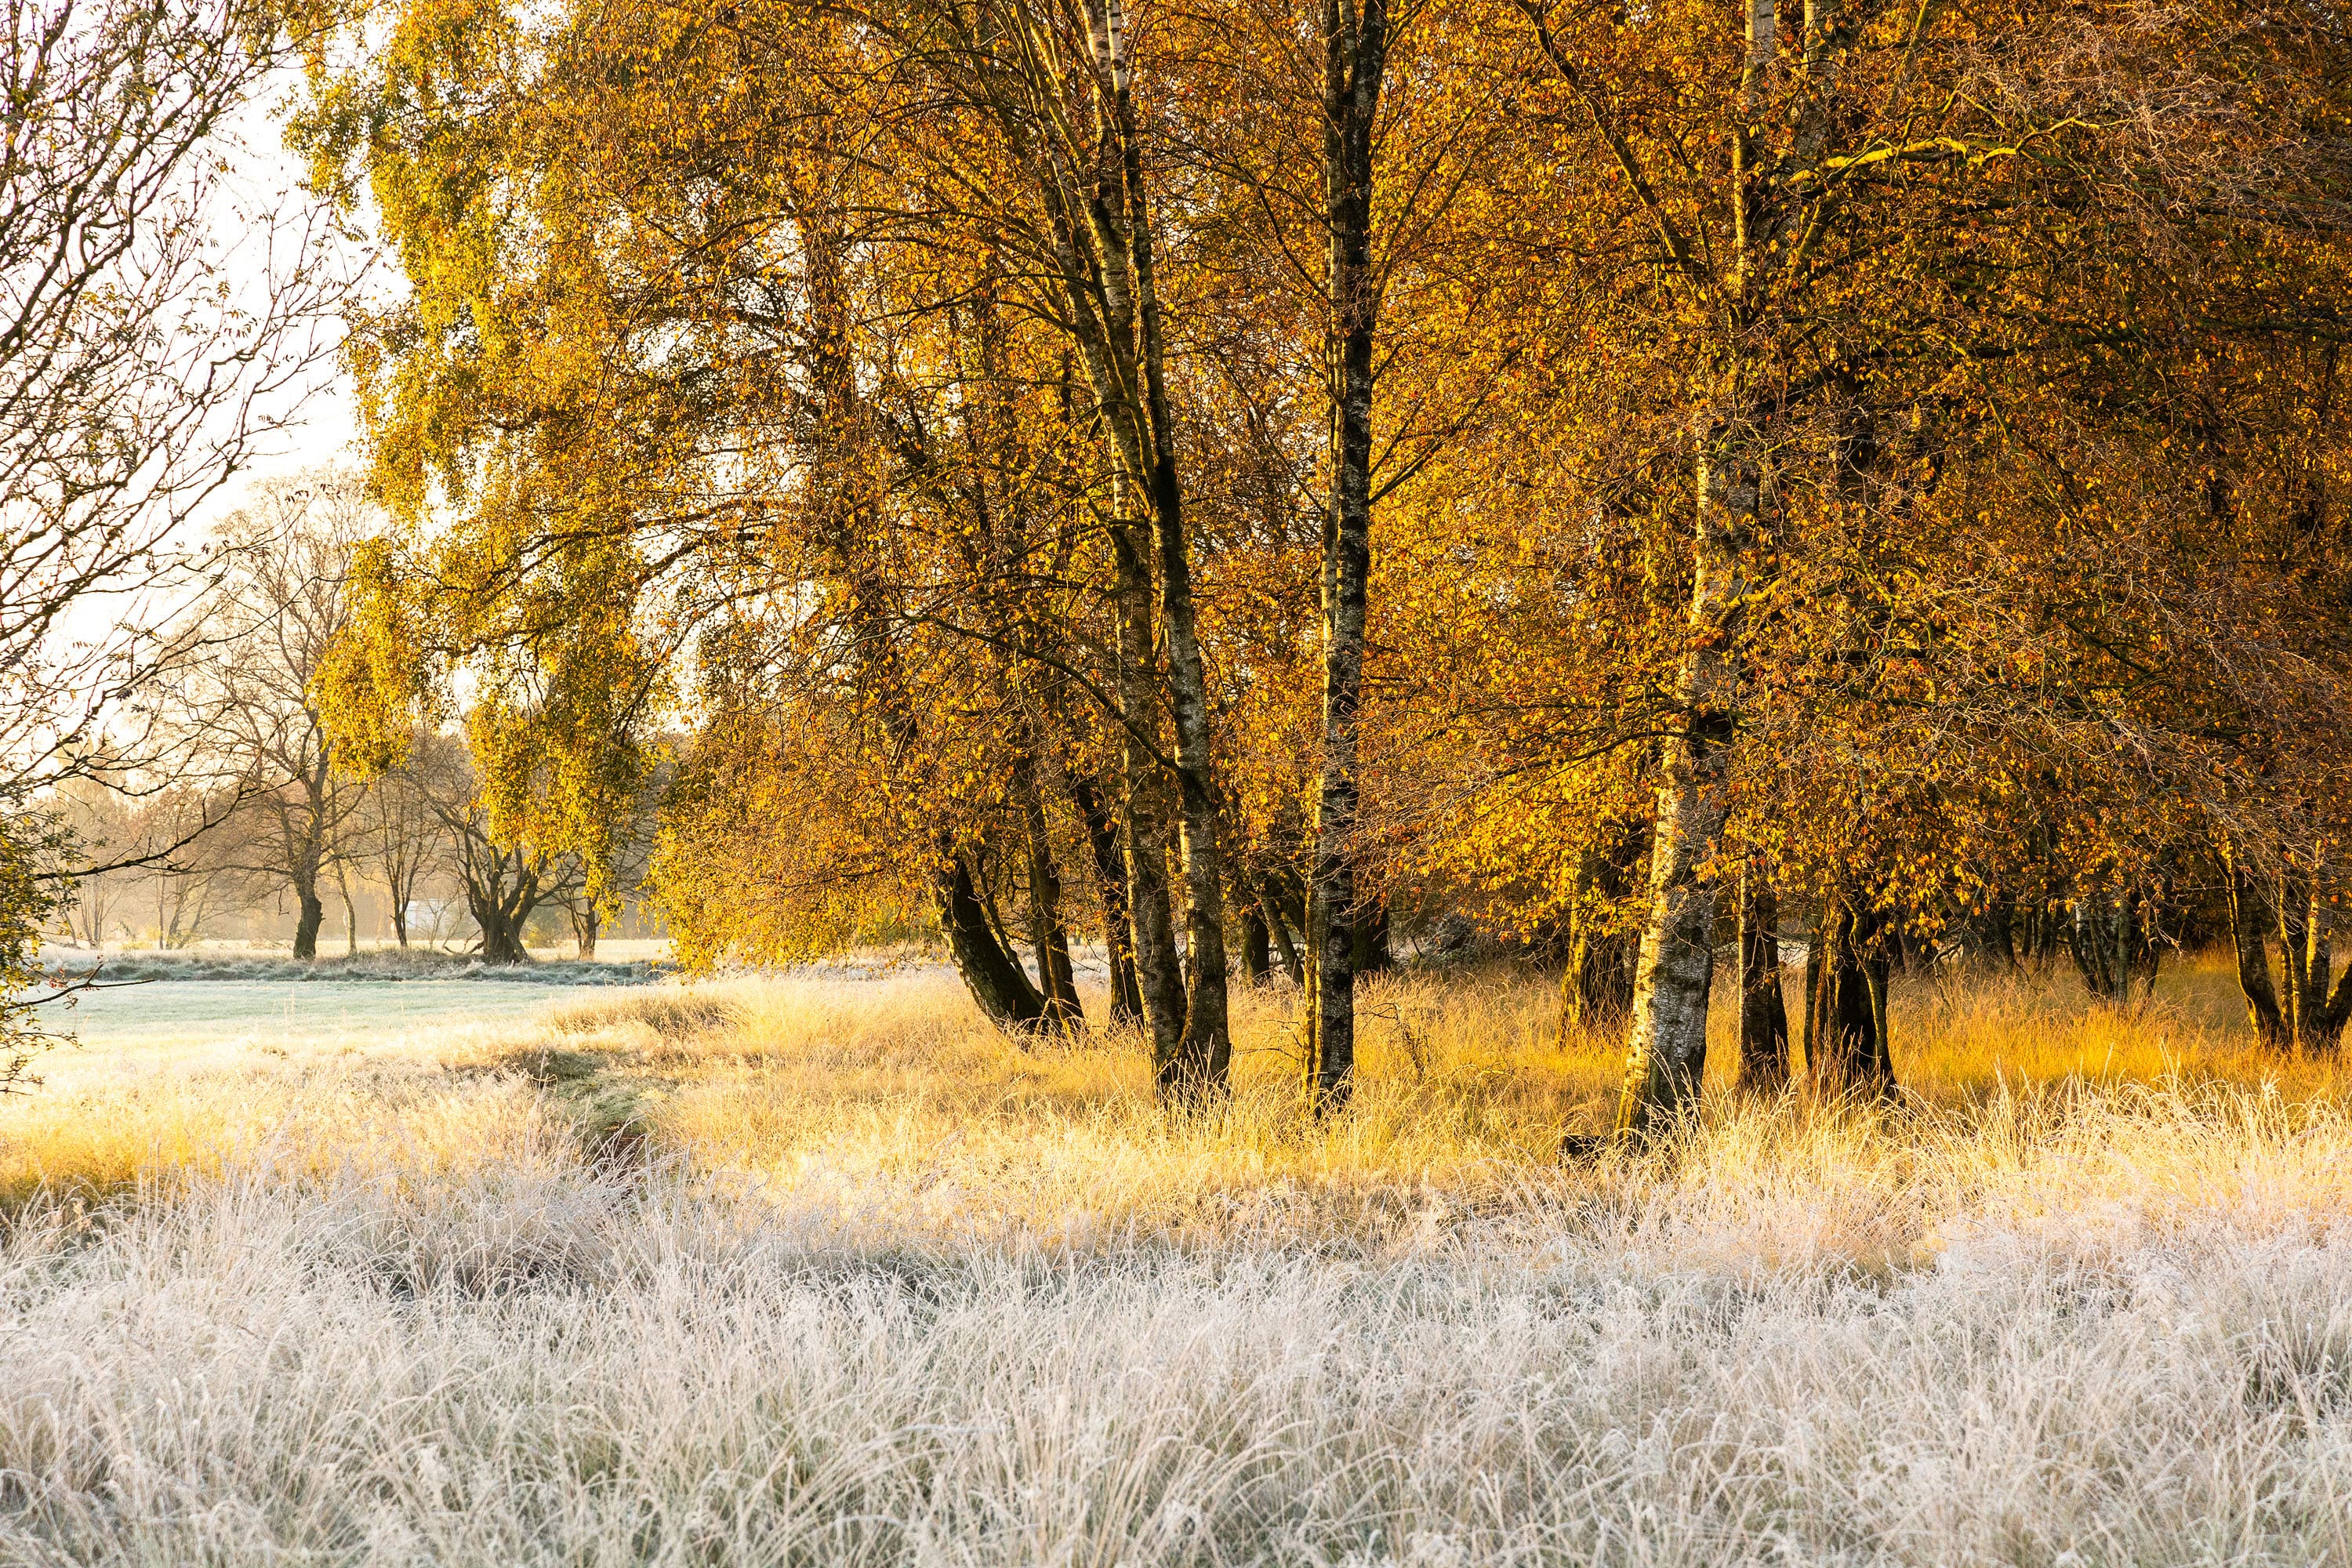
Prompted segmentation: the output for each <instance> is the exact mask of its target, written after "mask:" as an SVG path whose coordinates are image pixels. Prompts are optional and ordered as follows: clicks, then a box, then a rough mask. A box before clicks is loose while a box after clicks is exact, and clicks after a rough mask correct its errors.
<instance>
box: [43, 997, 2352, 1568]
mask: <svg viewBox="0 0 2352 1568" xmlns="http://www.w3.org/2000/svg"><path fill="white" fill-rule="evenodd" d="M2227 986H2228V976H2227V975H2226V973H2221V972H2219V971H2217V970H2215V969H2213V968H2211V967H2210V966H2192V967H2189V968H2185V969H2183V970H2182V971H2180V972H2179V973H2176V974H2175V975H2173V976H2172V977H2171V978H2170V979H2169V980H2168V984H2167V986H2166V989H2165V992H2164V994H2162V995H2161V996H2160V997H2159V998H2158V1001H2157V1002H2156V1003H2155V1004H2153V1005H2149V1006H2147V1007H2143V1008H2140V1009H2137V1010H2134V1011H2128V1012H2117V1011H2114V1010H2109V1009H2102V1008H2098V1007H2094V1006H2090V1005H2084V1003H2083V1002H2081V1001H2080V1000H2079V998H2078V997H2077V996H2076V995H2075V994H2074V993H2073V990H2072V988H2071V987H2069V986H2066V985H2063V984H2053V985H2051V986H2047V987H2044V986H2041V985H2038V984H2027V983H2016V984H1999V985H1990V986H1986V985H1979V986H1976V987H1972V988H1969V989H1964V990H1963V989H1957V988H1954V989H1942V990H1939V989H1938V988H1937V987H1934V986H1930V985H1926V984H1920V985H1915V986H1911V987H1908V988H1906V991H1905V993H1904V994H1902V996H1901V998H1900V1001H1899V1005H1898V1009H1897V1014H1896V1030H1897V1058H1898V1065H1899V1066H1900V1067H1901V1068H1902V1069H1903V1071H1904V1073H1905V1076H1906V1081H1907V1083H1908V1085H1909V1089H1910V1092H1909V1093H1908V1095H1907V1096H1906V1100H1904V1101H1903V1102H1902V1103H1901V1104H1899V1105H1895V1106H1892V1107H1876V1108H1871V1109H1867V1110H1842V1109H1839V1108H1834V1107H1832V1108H1822V1107H1814V1106H1810V1105H1808V1104H1806V1103H1805V1102H1804V1101H1803V1100H1801V1098H1799V1097H1794V1096H1792V1097H1790V1098H1787V1099H1784V1100H1778V1101H1772V1102H1763V1103H1759V1102H1756V1101H1752V1100H1747V1099H1744V1098H1742V1097H1740V1096H1738V1095H1737V1094H1734V1093H1731V1092H1728V1091H1727V1089H1725V1088H1724V1087H1723V1086H1720V1085H1717V1086H1714V1087H1713V1088H1712V1089H1711V1091H1710V1098H1709V1102H1708V1105H1707V1109H1706V1116H1705V1117H1704V1118H1703V1119H1702V1121H1701V1122H1700V1123H1699V1124H1697V1125H1695V1126H1694V1127H1692V1128H1690V1129H1688V1130H1687V1131H1685V1132H1684V1133H1683V1134H1682V1135H1681V1136H1679V1137H1678V1138H1677V1139H1676V1140H1675V1142H1673V1143H1672V1144H1671V1145H1670V1146H1668V1147H1666V1148H1664V1149H1662V1150H1659V1151H1657V1152H1654V1153H1652V1154H1649V1155H1645V1156H1643V1157H1640V1158H1612V1159H1609V1160H1604V1161H1603V1162H1601V1163H1599V1164H1597V1165H1593V1166H1582V1167H1565V1166H1562V1165H1561V1164H1559V1163H1558V1162H1557V1161H1556V1160H1555V1159H1554V1158H1553V1157H1552V1156H1553V1152H1554V1151H1555V1150H1556V1149H1557V1147H1558V1144H1559V1137H1560V1135H1561V1133H1562V1132H1563V1131H1570V1130H1591V1128H1593V1127H1595V1126H1597V1125H1598V1124H1599V1122H1600V1121H1601V1119H1602V1118H1603V1117H1605V1114H1606V1111H1607V1109H1608V1104H1609V1100H1610V1098H1611V1095H1612V1092H1613V1088H1614V1077H1615V1063H1614V1061H1613V1059H1612V1052H1611V1050H1610V1048H1609V1045H1608V1043H1607V1042H1597V1041H1596V1042H1572V1043H1571V1045H1570V1048H1566V1049H1563V1048H1561V1047H1560V1044H1559V1041H1558V1040H1557V1039H1555V1038H1554V1035H1553V1030H1552V1026H1551V1021H1552V1016H1553V996H1552V994H1551V992H1550V989H1549V984H1547V983H1545V982H1543V981H1542V980H1540V979H1538V978H1536V977H1532V976H1529V975H1527V974H1524V973H1519V972H1517V971H1514V970H1510V969H1507V968H1497V969H1494V970H1490V971H1485V972H1480V973H1473V974H1467V975H1462V974H1457V975H1452V976H1441V977H1427V976H1418V977H1414V976H1408V977H1403V978H1400V979H1397V980H1394V981H1391V982H1385V983H1383V984H1381V985H1380V986H1379V987H1377V988H1376V989H1375V991H1374V994H1372V995H1371V996H1370V998H1369V999H1368V1009H1367V1011H1368V1014H1369V1015H1370V1017H1371V1018H1372V1020H1373V1021H1372V1022H1370V1024H1369V1025H1368V1028H1367V1036H1368V1038H1367V1042H1366V1051H1365V1062H1364V1068H1365V1071H1364V1079H1363V1085H1362V1089H1361V1091H1360V1094H1359V1096H1358V1099H1357V1102H1356V1104H1355V1106H1354V1107H1353V1108H1352V1109H1351V1110H1349V1112H1348V1113H1347V1114H1346V1115H1345V1116H1343V1117H1341V1118H1339V1119H1337V1120H1336V1121H1332V1122H1330V1123H1328V1124H1318V1123H1315V1122H1313V1121H1309V1120H1307V1119H1306V1118H1304V1117H1302V1116H1301V1115H1300V1114H1299V1112H1298V1110H1297V1101H1296V1096H1295V1094H1294V1093H1293V1092H1292V1091H1291V1087H1290V1084H1291V1079H1290V1073H1291V1057H1290V1054H1289V1053H1290V1051H1291V1049H1292V1048H1293V1047H1292V1046H1291V1043H1290V1042H1291V1036H1290V1034H1289V1029H1288V1022H1287V1007H1288V1005H1289V1004H1290V1002H1291V1000H1292V998H1290V997H1289V996H1288V995H1287V994H1285V993H1281V992H1273V993H1263V994H1253V995H1250V996H1248V997H1246V998H1244V999H1243V1001H1242V1005H1241V1007H1240V1012H1239V1019H1238V1022H1239V1038H1240V1044H1241V1047H1242V1052H1243V1054H1242V1056H1241V1057H1240V1058H1239V1061H1240V1067H1241V1072H1240V1082H1239V1084H1238V1086H1237V1088H1236V1091H1235V1093H1234V1097H1233V1098H1232V1100H1231V1101H1230V1102H1229V1103H1227V1104H1225V1105H1224V1106H1223V1107H1222V1108H1220V1109H1218V1110H1216V1111H1214V1112H1213V1113H1209V1114H1202V1115H1198V1116H1192V1117H1185V1118H1175V1119H1171V1118H1169V1117H1166V1116H1164V1115H1162V1114H1161V1113H1160V1112H1159V1111H1157V1110H1154V1109H1153V1108H1152V1106H1151V1105H1150V1099H1149V1094H1148V1088H1147V1080H1146V1075H1145V1071H1144V1068H1143V1065H1142V1062H1141V1060H1140V1050H1139V1046H1138V1045H1137V1043H1136V1042H1134V1041H1132V1040H1122V1039H1105V1038H1094V1039H1088V1040H1083V1041H1077V1042H1056V1043H1051V1044H1041V1045H1036V1046H1034V1047H1031V1048H1027V1049H1024V1048H1022V1047H1019V1046H1018V1045H1015V1044H1013V1043H1012V1042H1008V1041H1006V1040H1004V1039H1003V1038H1001V1037H997V1036H995V1035H993V1034H992V1033H990V1032H989V1031H987V1030H985V1029H983V1028H982V1027H981V1026H979V1025H978V1023H977V1021H976V1020H975V1019H974V1018H973V1016H971V1011H970V1009H969V1006H968V1005H967V1004H966V1003H965V1002H964V1001H963V1000H962V998H961V995H960V994H958V992H957V991H956V990H955V988H954V986H953V983H952V982H951V981H950V980H949V979H947V978H946V977H944V976H941V975H939V974H937V973H922V972H911V973H894V974H890V975H887V976H885V977H883V978H879V979H865V980H859V979H849V978H841V977H824V976H818V975H810V976H803V977H799V978H786V979H772V980H757V981H738V982H730V983H723V984H709V985H701V986H695V987H690V988H684V987H665V988H660V989H656V990H650V991H644V992H624V993H614V994H609V995H605V996H602V997H600V998H598V999H596V1000H593V1001H591V1002H586V1003H579V1004H574V1005H570V1006H568V1007H566V1008H564V1009H562V1010H560V1011H557V1012H555V1013H553V1014H552V1015H551V1016H545V1017H542V1018H541V1019H539V1020H536V1021H534V1022H531V1023H529V1024H526V1025H508V1026H478V1027H471V1028H455V1029H441V1030H436V1031H422V1032H418V1033H415V1034H414V1035H411V1036H404V1037H394V1038H387V1039H384V1040H382V1041H378V1042H373V1043H369V1044H363V1045H362V1046H358V1047H355V1046H353V1045H352V1044H351V1043H349V1042H348V1041H338V1042H337V1043H335V1044H333V1045H332V1046H331V1047H330V1046H326V1045H321V1046H320V1047H319V1048H318V1049H317V1050H315V1051H309V1052H306V1051H304V1050H302V1049H300V1048H293V1049H289V1050H286V1051H285V1052H284V1053H283V1054H282V1055H278V1056H268V1057H259V1058H255V1059H249V1060H247V1059H234V1058H231V1059H224V1058H222V1056H221V1055H220V1053H219V1052H217V1051H215V1052H211V1053H209V1054H206V1055H205V1056H203V1057H201V1058H192V1059H193V1064H194V1065H184V1066H179V1067H175V1066H173V1063H172V1061H171V1060H170V1058H168V1056H164V1057H158V1058H155V1060H154V1061H152V1063H148V1064H146V1065H144V1066H142V1068H141V1069H140V1071H139V1072H138V1073H137V1074H133V1075H131V1076H128V1077H126V1076H125V1075H124V1074H123V1073H121V1071H119V1070H112V1071H108V1070H100V1069H101V1068H104V1067H105V1065H106V1064H103V1063H100V1062H96V1061H85V1062H79V1063H70V1064H68V1069H69V1070H65V1071H60V1072H58V1073H56V1074H55V1075H54V1079H55V1081H54V1082H53V1083H52V1085H51V1086H50V1088H49V1089H47V1090H45V1091H44V1092H43V1093H42V1094H41V1095H39V1096H37V1097H34V1098H31V1099H28V1100H24V1101H21V1102H19V1103H16V1104H11V1105H6V1106H0V1197H5V1209H4V1210H0V1214H5V1218H0V1563H18V1562H22V1563H82V1562H99V1561H108V1562H115V1561H130V1562H147V1563H184V1562H219V1563H275V1562H284V1563H416V1562H436V1563H542V1562H543V1563H638V1562H645V1563H681V1564H683V1563H771V1562H772V1563H1096V1562H1099V1563H1117V1562H1128V1563H1160V1562H1171V1563H1300V1562H1314V1563H1485V1562H1527V1563H1537V1562H1578V1563H1585V1562H1611V1563H1726V1562H1758V1563H1764V1562H1772V1563H1817V1562H1818V1563H2053V1564H2054V1563H2223V1562H2231V1563H2234V1562H2281V1563H2286V1562H2294V1563H2303V1562H2310V1563H2321V1562H2329V1563H2341V1562H2346V1561H2352V1552H2347V1525H2352V1226H2347V1225H2346V1223H2345V1216H2346V1215H2347V1213H2352V1113H2347V1109H2346V1106H2345V1100H2344V1095H2343V1092H2342V1091H2343V1088H2344V1083H2343V1079H2342V1077H2341V1075H2340V1074H2339V1072H2338V1071H2337V1069H2336V1068H2335V1067H2334V1065H2333V1064H2330V1063H2306V1064H2300V1065H2297V1064H2282V1063H2277V1062H2273V1061H2270V1060H2267V1059H2265V1058H2260V1057H2257V1056H2255V1055H2253V1054H2252V1053H2251V1052H2250V1051H2249V1049H2248V1047H2247V1045H2246V1042H2245V1040H2244V1038H2243V1024H2242V1020H2241V1019H2240V1018H2239V1017H2238V1016H2237V1014H2236V1009H2235V1006H2234V1003H2233V1000H2232V997H2231V994H2230V992H2229V991H2228V989H2227ZM1719 1054H1720V1055H1727V1054H1728V1053H1727V1052H1725V1053H1719Z"/></svg>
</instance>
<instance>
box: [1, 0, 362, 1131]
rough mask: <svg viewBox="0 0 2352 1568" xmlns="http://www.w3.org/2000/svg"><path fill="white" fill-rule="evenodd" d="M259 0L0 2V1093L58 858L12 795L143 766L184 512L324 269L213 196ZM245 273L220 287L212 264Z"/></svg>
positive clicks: (280, 395)
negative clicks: (1, 103) (2, 7)
mask: <svg viewBox="0 0 2352 1568" xmlns="http://www.w3.org/2000/svg"><path fill="white" fill-rule="evenodd" d="M282 16H283V13H282V12H281V11H279V10H278V9H277V8H275V7H272V6H270V5H267V4H265V3H263V0H49V3H45V4H37V5H36V4H29V3H24V0H9V3H8V5H7V9H6V12H5V25H0V90H5V94H6V102H7V113H6V115H5V118H0V1088H5V1086H6V1085H7V1083H9V1082H11V1081H13V1080H14V1079H16V1077H17V1076H18V1075H19V1074H20V1073H21V1071H22V1068H23V1051H24V1049H25V1048H26V1047H27V1046H28V1045H30V1044H32V1043H35V1042H36V1041H37V1039H38V1037H40V1036H41V1033H42V1031H41V1030H40V1029H39V1028H38V1027H37V1025H36V1024H35V1023H34V1021H33V1015H31V1014H30V1013H29V1012H27V1010H26V1006H27V1004H26V1002H25V1001H24V992H25V989H26V986H28V985H29V984H32V983H33V982H34V981H35V980H36V979H37V976H38V973H39V968H38V931H39V929H40V927H41V925H42V924H43V923H44V922H45V921H47V918H48V917H49V915H50V914H51V913H52V912H53V911H54V909H55V906H56V903H57V900H58V897H59V895H60V893H61V892H63V891H64V890H65V889H66V886H67V884H66V882H65V880H64V879H65V878H67V877H68V876H69V875H71V874H73V873H74V872H76V871H78V870H87V869H89V867H88V865H87V864H86V862H85V863H77V861H76V860H75V858H74V856H73V854H72V847H71V844H70V841H69V839H68V838H67V837H63V836H62V835H63V829H62V827H61V826H60V824H59V823H58V820H57V819H56V817H55V816H54V815H53V814H51V813H49V812H47V810H45V809H44V808H43V807H42V806H41V805H39V804H38V802H39V801H40V800H42V799H44V798H47V797H48V796H49V795H51V794H52V792H54V791H55V790H56V789H57V788H58V786H59V785H61V784H64V783H66V782H68V780H71V779H76V778H79V779H85V780H95V779H100V778H104V777H113V778H116V779H118V780H121V779H126V778H127V779H132V780H144V781H147V782H148V783H149V784H151V785H152V784H154V783H155V782H156V781H160V780H161V779H162V778H163V777H165V776H168V773H169V771H170V770H169V769H167V768H155V767H144V768H142V764H144V763H155V762H156V761H158V760H159V759H158V757H157V755H156V752H157V749H158V748H159V747H160V746H161V744H162V743H163V741H164V740H165V737H164V736H163V735H160V734H158V733H157V726H156V722H155V721H156V718H157V713H156V710H155V709H154V707H153V705H152V703H150V702H149V701H148V700H147V694H148V692H149V690H150V689H151V685H152V679H153V678H154V676H155V674H156V673H157V671H158V669H159V668H162V667H163V666H164V665H166V664H168V663H169V662H170V660H171V659H172V658H173V657H174V656H175V655H176V654H177V653H179V652H181V651H183V644H182V643H181V641H180V640H179V637H178V635H177V634H178V633H180V632H184V631H185V629H186V628H185V627H184V626H180V625H179V624H178V623H176V622H175V620H174V618H173V608H174V606H175V602H176V601H177V600H178V599H179V598H181V597H183V596H184V594H185V592H186V591H187V589H188V588H189V587H190V586H191V585H192V583H193V582H194V581H196V580H200V579H201V577H202V575H203V574H204V572H205V566H206V560H205V554H204V552H202V551H201V550H200V549H199V548H197V547H196V545H195V543H194V541H193V540H192V539H191V537H190V535H189V530H188V528H187V527H186V525H187V524H188V523H189V521H190V520H191V518H192V517H193V516H194V514H195V513H196V512H197V511H198V510H199V509H201V508H203V507H204V506H205V504H206V503H207V502H208V501H209V500H211V499H212V498H213V497H214V496H215V494H216V493H217V492H218V491H219V490H220V489H221V487H222V486H224V485H226V484H227V483H229V482H230V481H231V479H233V478H234V477H235V476H236V475H237V474H238V473H239V472H241V471H242V470H244V469H245V468H247V466H248V464H249V463H250V462H251V461H252V460H253V458H255V456H256V454H257V451H258V450H259V449H261V448H263V447H266V446H267V445H268V443H269V442H270V440H271V438H272V437H275V436H277V435H278V434H279V433H280V432H282V431H283V430H284V429H285V428H286V427H287V426H288V425H289V423H290V422H291V421H292V420H293V419H295V418H296V417H298V416H299V412H300V405H301V403H302V394H303V392H304V389H305V388H307V387H309V386H311V385H313V384H316V382H317V380H318V379H319V375H320V373H321V372H322V371H323V369H324V368H325V365H326V363H327V359H328V356H329V355H330V354H331V351H332V349H333V347H334V343H335V341H336V336H337V328H336V325H335V323H336V321H337V318H338V307H339V304H340V297H341V285H340V284H339V283H338V282H336V281H335V280H334V279H332V278H331V268H329V267H328V266H327V265H326V250H325V246H326V242H327V240H328V234H327V230H326V227H325V221H326V220H325V219H324V217H323V216H321V215H320V212H319V210H318V209H316V208H314V207H312V206H310V205H308V204H305V203H302V202H299V201H298V200H295V199H292V198H287V199H282V200H280V199H274V198H271V197H269V196H267V195H262V196H259V197H256V198H252V199H245V200H240V199H239V198H238V195H237V184H238V182H237V180H236V174H235V164H234V163H233V160H232V158H231V156H230V154H231V153H233V152H234V144H233V140H232V131H233V123H234V120H235V117H236V114H237V113H238V111H239V110H241V109H243V108H244V107H246V106H247V104H248V103H249V102H251V100H253V98H254V96H255V94H256V92H257V89H259V88H260V86H261V84H262V83H263V82H264V80H265V79H267V78H268V74H269V73H270V72H271V71H272V70H273V69H275V68H277V67H278V66H279V65H280V64H281V63H283V62H284V61H285V60H287V59H288V58H289V51H290V49H291V48H292V47H293V43H294V40H292V39H290V38H289V37H287V36H286V34H285V32H284V31H283V28H282V26H280V18H281V17H282ZM238 279H245V280H246V282H245V283H244V284H242V285H240V284H239V282H238Z"/></svg>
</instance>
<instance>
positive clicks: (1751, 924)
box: [1739, 862, 1789, 1094]
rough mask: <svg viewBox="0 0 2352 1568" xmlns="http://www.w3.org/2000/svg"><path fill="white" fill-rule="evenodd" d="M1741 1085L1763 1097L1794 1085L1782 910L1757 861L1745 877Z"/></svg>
mask: <svg viewBox="0 0 2352 1568" xmlns="http://www.w3.org/2000/svg"><path fill="white" fill-rule="evenodd" d="M1739 891H1740V899H1739V1083H1740V1087H1741V1088H1743V1089H1749V1090H1751V1091H1753V1092H1755V1093H1759V1094H1775V1093H1778V1092H1779V1091H1780V1089H1782V1088H1783V1087H1784V1086H1785V1085H1786V1084H1787V1083H1788V1081H1789V1005H1788V1002H1787V1000H1786V999H1785V997H1784V996H1783V995H1782V994H1781V990H1780V901H1779V900H1777V899H1775V898H1774V897H1773V895H1772V887H1771V884H1770V883H1769V882H1768V881H1766V880H1765V879H1764V878H1763V876H1762V875H1761V873H1760V870H1759V868H1757V867H1756V866H1755V865H1754V864H1753V863H1752V862H1751V863H1750V864H1749V865H1748V866H1746V867H1743V868H1741V871H1740V876H1739Z"/></svg>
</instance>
